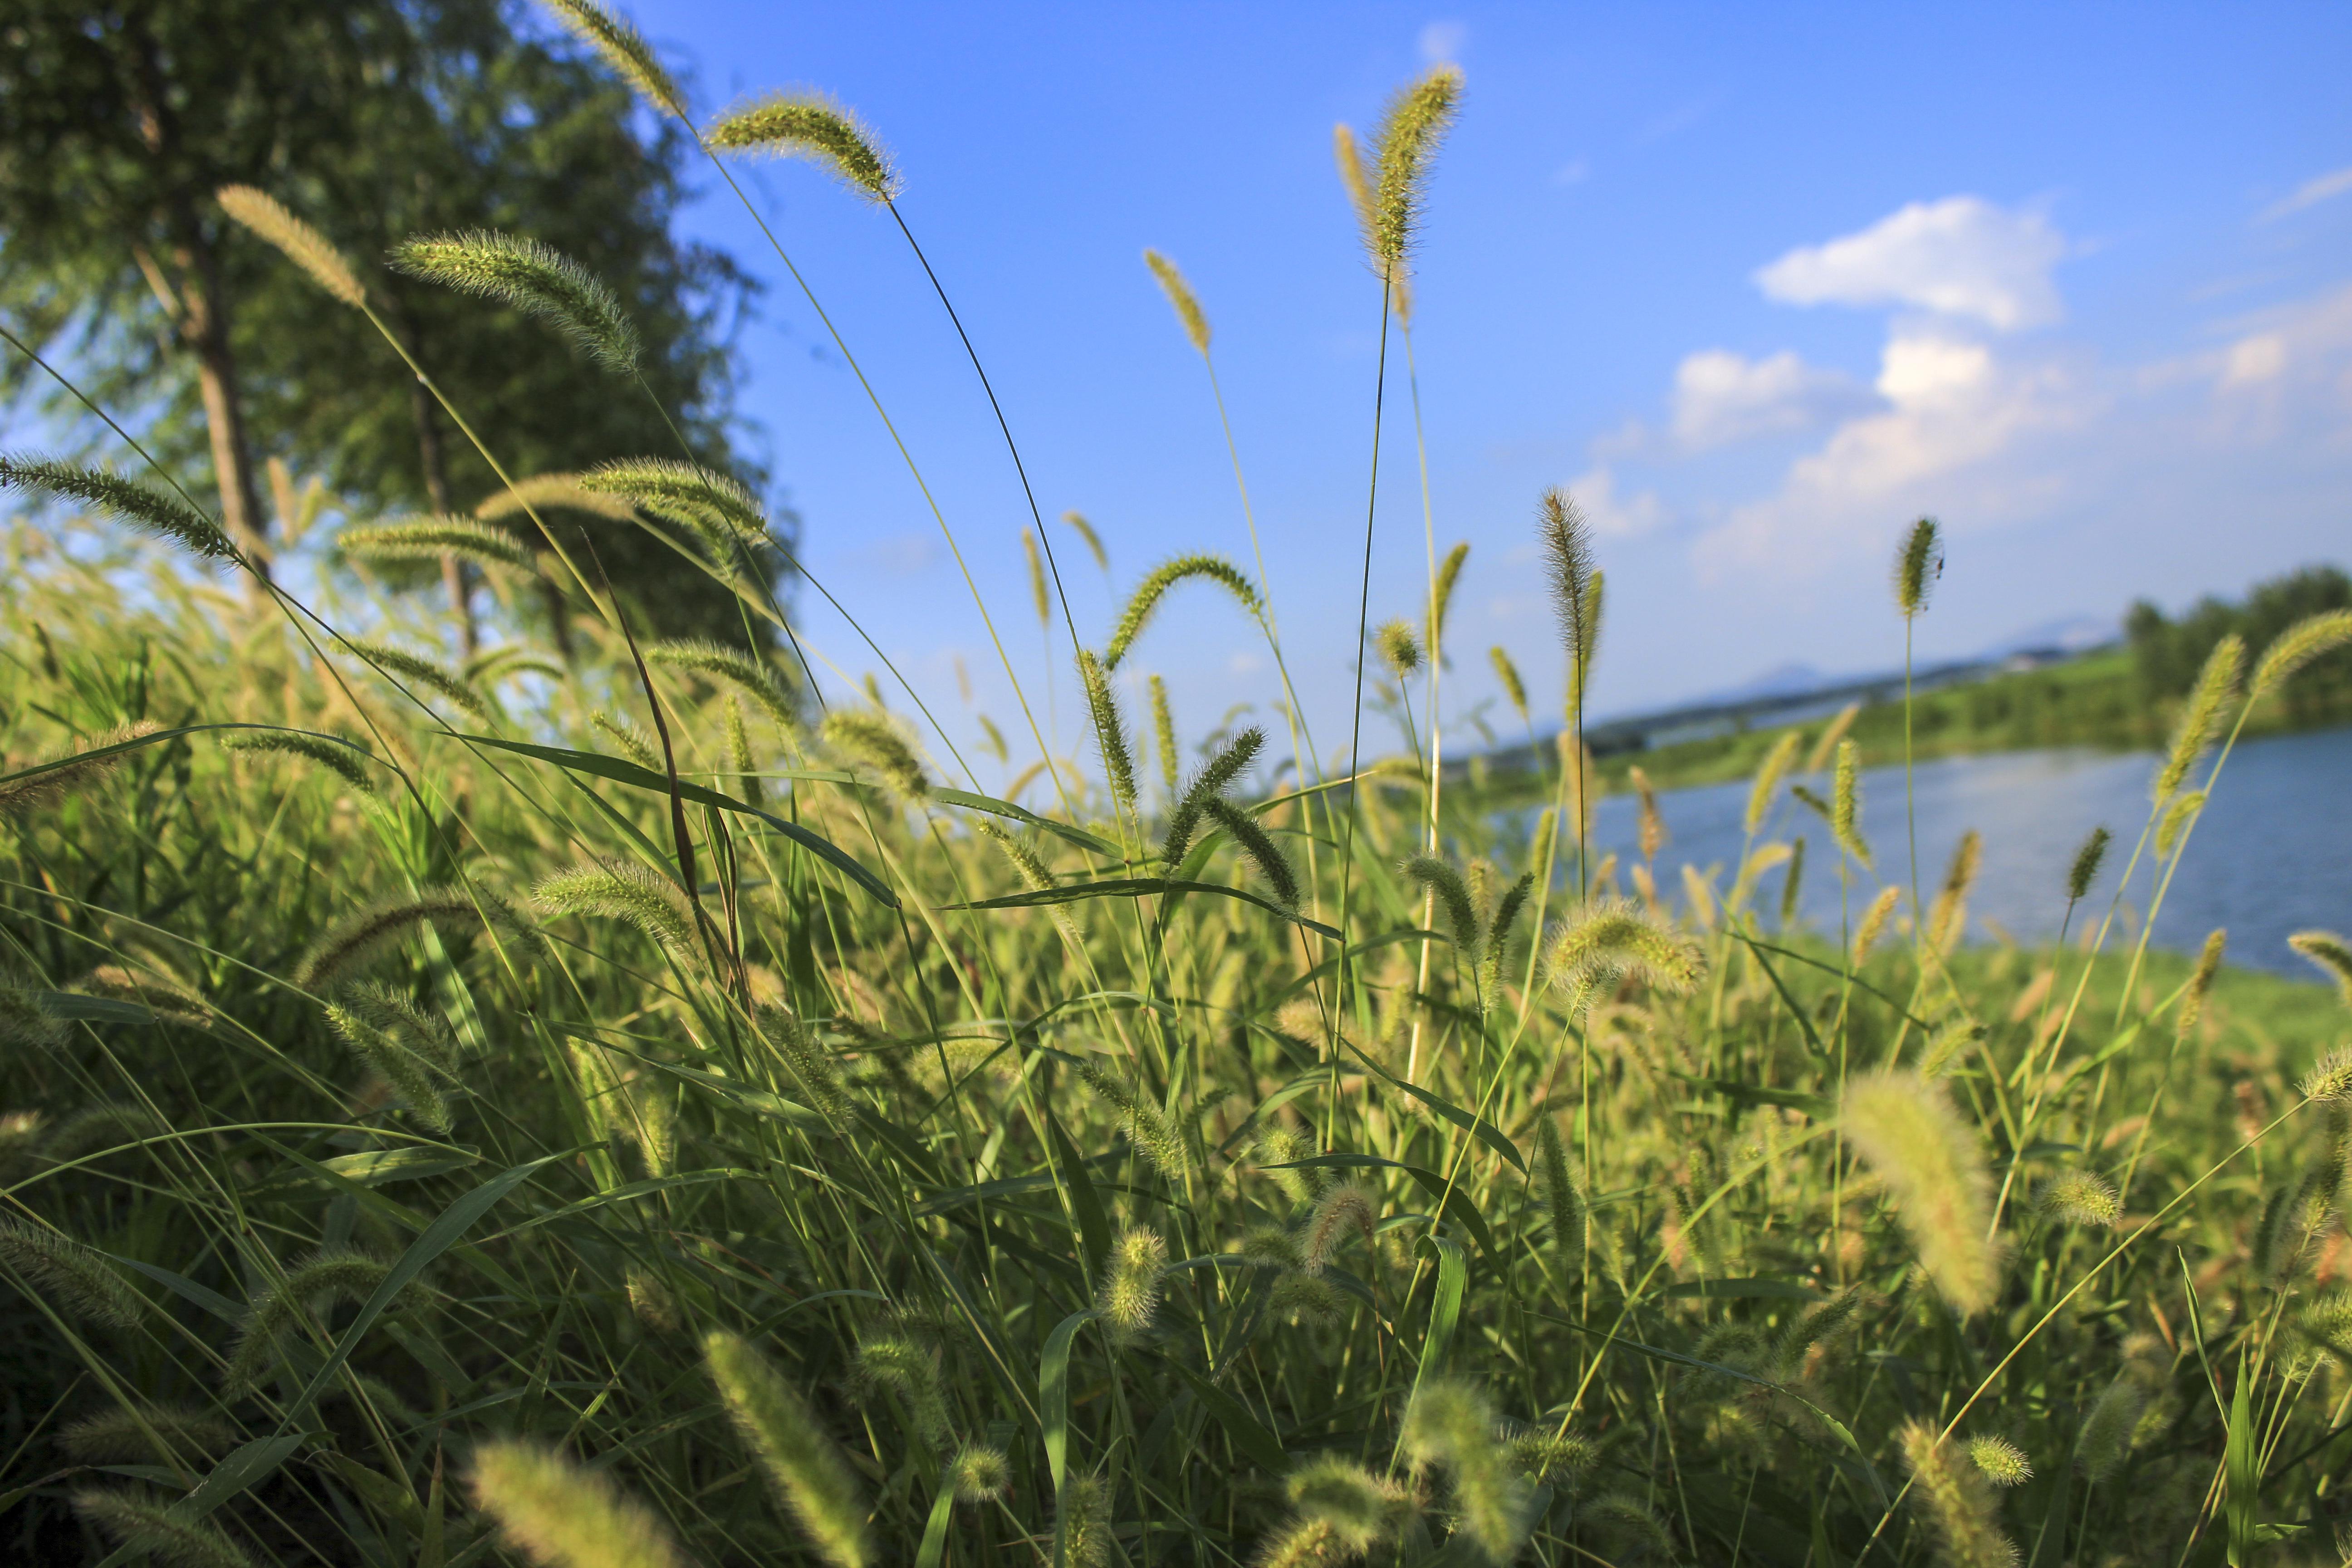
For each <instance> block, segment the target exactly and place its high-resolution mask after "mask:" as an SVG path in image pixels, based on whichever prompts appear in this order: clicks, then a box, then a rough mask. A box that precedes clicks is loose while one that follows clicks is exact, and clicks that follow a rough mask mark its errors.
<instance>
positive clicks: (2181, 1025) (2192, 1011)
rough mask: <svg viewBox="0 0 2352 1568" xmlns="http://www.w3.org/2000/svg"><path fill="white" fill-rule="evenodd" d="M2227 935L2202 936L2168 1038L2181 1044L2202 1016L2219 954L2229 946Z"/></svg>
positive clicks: (2217, 932) (2217, 970)
mask: <svg viewBox="0 0 2352 1568" xmlns="http://www.w3.org/2000/svg"><path fill="white" fill-rule="evenodd" d="M2229 942H2230V933H2229V932H2228V931H2225V930H2219V929H2217V930H2214V931H2209V932H2207V933H2206V936H2205V946H2204V947H2203V949H2202V950H2200V952H2198V954H2197V967H2196V968H2195V969H2193V970H2191V971H2189V984H2187V985H2185V986H2183V987H2182V988H2181V992H2180V1011H2179V1013H2178V1014H2176V1015H2174V1017H2173V1023H2172V1037H2173V1038H2174V1039H2176V1040H2185V1039H2187V1038H2188V1037H2189V1031H2190V1030H2192V1029H2194V1028H2196V1027H2197V1021H2198V1020H2199V1019H2200V1018H2202V1017H2203V1016H2205V998H2206V996H2207V994H2209V993H2210V992H2211V991H2212V989H2213V977H2214V976H2215V975H2217V974H2219V973H2221V952H2222V950H2223V949H2224V948H2226V947H2227V946H2228V945H2229Z"/></svg>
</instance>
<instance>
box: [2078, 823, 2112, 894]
mask: <svg viewBox="0 0 2352 1568" xmlns="http://www.w3.org/2000/svg"><path fill="white" fill-rule="evenodd" d="M2114 841H2115V835H2113V834H2111V833H2109V832H2108V831H2107V830H2106V829H2105V828H2104V827H2094V828H2093V829H2091V836H2090V837H2088V838H2085V839H2084V840H2083V847H2081V848H2079V849H2077V850H2075V851H2074V859H2073V860H2072V861H2070V862H2068V863H2067V867H2066V901H2067V902H2068V903H2070V904H2073V903H2080V902H2081V901H2082V900H2083V897H2084V895H2085V894H2087V893H2088V892H2089V891H2090V890H2091V884H2092V883H2094V882H2095V881H2097V880H2098V879H2099V868H2100V867H2102V866H2104V865H2105V864H2106V861H2107V846H2108V845H2109V844H2111V843H2113V842H2114Z"/></svg>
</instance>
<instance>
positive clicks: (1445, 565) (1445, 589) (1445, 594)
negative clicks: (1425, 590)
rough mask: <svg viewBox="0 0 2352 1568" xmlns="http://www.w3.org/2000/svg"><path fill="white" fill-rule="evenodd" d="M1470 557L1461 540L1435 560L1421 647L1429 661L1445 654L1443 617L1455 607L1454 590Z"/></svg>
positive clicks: (1438, 658)
mask: <svg viewBox="0 0 2352 1568" xmlns="http://www.w3.org/2000/svg"><path fill="white" fill-rule="evenodd" d="M1469 559H1470V542H1469V541H1468V540H1466V539H1465V540H1464V541H1463V542H1460V543H1459V544H1456V545H1455V546H1454V548H1453V549H1451V550H1449V551H1447V552H1445V559H1444V560H1443V561H1441V562H1439V563H1437V581H1436V584H1434V585H1433V587H1432V589H1431V590H1430V595H1429V604H1430V611H1429V625H1428V626H1427V627H1426V628H1425V629H1424V631H1423V637H1422V646H1423V647H1426V648H1427V649H1428V650H1429V658H1430V662H1431V663H1432V664H1436V663H1439V662H1440V661H1441V660H1442V659H1443V658H1444V649H1445V616H1446V612H1447V611H1449V610H1451V609H1452V608H1453V607H1454V587H1455V586H1456V584H1459V583H1460V582H1461V581H1462V568H1463V566H1464V564H1465V563H1467V562H1468V561H1469Z"/></svg>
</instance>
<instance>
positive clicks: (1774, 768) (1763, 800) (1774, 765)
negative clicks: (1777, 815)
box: [1747, 730, 1804, 837]
mask: <svg viewBox="0 0 2352 1568" xmlns="http://www.w3.org/2000/svg"><path fill="white" fill-rule="evenodd" d="M1803 743H1804V736H1803V735H1802V734H1801V732H1800V731H1795V730H1791V731H1789V732H1788V733H1787V734H1785V735H1782V736H1781V737H1780V741H1779V742H1777V743H1776V744H1775V745H1774V746H1773V747H1772V749H1771V751H1770V752H1767V753H1766V754H1765V757H1764V764H1763V766H1761V767H1759V768H1758V769H1757V770H1756V782H1755V783H1754V784H1751V785H1749V786H1748V817H1747V829H1748V836H1749V837H1755V836H1756V835H1757V834H1759V833H1760V832H1762V831H1763V830H1764V819H1765V817H1766V816H1769V815H1770V814H1771V810H1772V801H1773V798H1774V797H1775V796H1776V795H1778V794H1779V793H1780V781H1781V780H1782V779H1784V778H1786V777H1787V776H1788V773H1789V770H1790V768H1792V767H1794V766H1796V765H1797V748H1798V747H1799V746H1801V745H1802V744H1803Z"/></svg>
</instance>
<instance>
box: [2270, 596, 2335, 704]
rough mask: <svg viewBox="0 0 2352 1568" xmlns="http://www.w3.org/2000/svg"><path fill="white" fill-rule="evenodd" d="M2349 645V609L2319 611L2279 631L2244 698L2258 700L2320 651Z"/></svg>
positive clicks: (2282, 682) (2276, 687)
mask: <svg viewBox="0 0 2352 1568" xmlns="http://www.w3.org/2000/svg"><path fill="white" fill-rule="evenodd" d="M2347 645H2352V610H2322V611H2321V612H2320V613H2319V614H2317V615H2315V616H2305V617H2304V618H2303V619H2302V620H2299V621H2297V622H2295V624H2294V625H2293V626H2289V627H2287V629H2286V630H2284V631H2283V632H2281V633H2280V634H2279V635H2278V637H2277V638H2276V639H2275V640H2274V641H2273V642H2272V644H2271V646H2270V647H2267V648H2265V649H2264V650H2263V659H2262V662H2261V663H2260V664H2258V665H2256V666H2255V667H2254V679H2253V681H2252V684H2251V685H2250V686H2248V687H2247V689H2246V700H2248V701H2250V702H2259V701H2261V700H2263V698H2265V697H2267V696H2269V695H2270V694H2271V693H2272V692H2273V691H2275V690H2277V689H2278V688H2279V687H2280V686H2281V685H2282V684H2284V682H2285V681H2287V680H2288V679H2291V678H2292V677H2293V676H2294V672H2295V671H2297V670H2299V669H2301V668H2303V667H2304V666H2305V665H2306V664H2309V663H2310V662H2311V661H2312V660H2313V659H2315V658H2319V657H2320V656H2321V655H2323V654H2326V653H2331V652H2333V651H2334V650H2336V648H2339V647H2346V646H2347Z"/></svg>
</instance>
